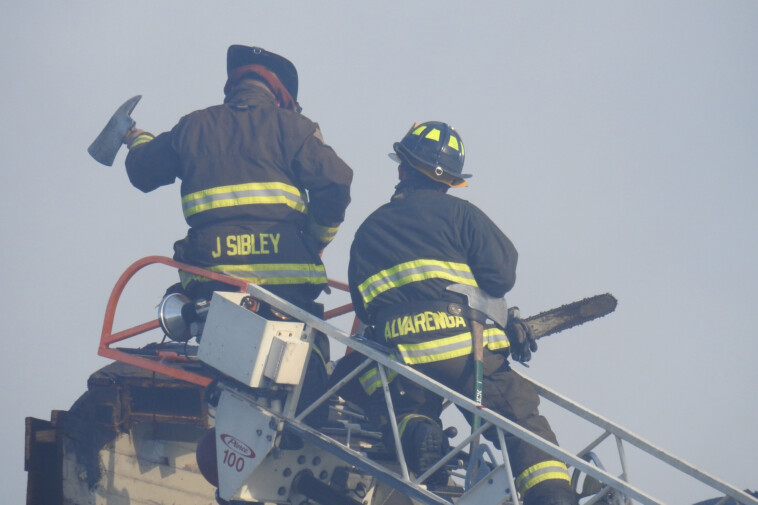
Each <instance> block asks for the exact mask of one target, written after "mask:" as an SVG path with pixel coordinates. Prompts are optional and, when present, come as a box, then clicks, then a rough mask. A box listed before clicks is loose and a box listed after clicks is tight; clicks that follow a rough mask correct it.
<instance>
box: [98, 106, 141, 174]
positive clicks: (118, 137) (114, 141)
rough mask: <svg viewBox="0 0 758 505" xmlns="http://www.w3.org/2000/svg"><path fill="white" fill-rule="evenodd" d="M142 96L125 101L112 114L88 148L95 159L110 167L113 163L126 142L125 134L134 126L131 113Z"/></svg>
mask: <svg viewBox="0 0 758 505" xmlns="http://www.w3.org/2000/svg"><path fill="white" fill-rule="evenodd" d="M140 98H142V95H137V96H135V97H132V98H130V99H129V100H127V101H126V102H124V104H123V105H122V106H121V107H119V108H118V109H117V110H116V112H115V113H114V114H113V116H111V119H110V121H108V124H106V125H105V128H103V131H102V132H100V135H98V136H97V138H96V139H95V141H94V142H92V144H91V145H90V146H89V147H88V148H87V152H88V153H89V154H90V156H92V157H93V158H95V161H97V162H98V163H102V164H103V165H106V166H109V167H110V166H111V165H113V160H114V159H116V154H117V153H118V150H119V149H120V148H121V144H123V142H124V136H126V134H127V132H128V131H129V130H131V128H132V126H134V120H133V119H132V118H131V117H130V114H131V113H132V111H133V110H134V107H136V106H137V102H139V101H140Z"/></svg>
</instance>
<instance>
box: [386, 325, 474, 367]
mask: <svg viewBox="0 0 758 505" xmlns="http://www.w3.org/2000/svg"><path fill="white" fill-rule="evenodd" d="M471 349H472V347H471V333H469V332H466V333H461V334H460V335H454V336H452V337H445V338H438V339H437V340H430V341H428V342H421V343H418V344H397V350H398V351H400V355H401V356H402V357H403V361H405V362H406V363H407V364H409V365H418V364H420V363H431V362H432V361H441V360H443V359H451V358H457V357H459V356H465V355H467V354H471Z"/></svg>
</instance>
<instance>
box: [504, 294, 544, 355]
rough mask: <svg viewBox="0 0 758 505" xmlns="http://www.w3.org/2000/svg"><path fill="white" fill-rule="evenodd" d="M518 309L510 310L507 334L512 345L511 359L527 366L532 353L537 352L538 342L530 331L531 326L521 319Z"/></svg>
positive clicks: (512, 308) (506, 327) (506, 328)
mask: <svg viewBox="0 0 758 505" xmlns="http://www.w3.org/2000/svg"><path fill="white" fill-rule="evenodd" d="M519 316H520V313H519V309H518V307H511V308H509V309H508V324H507V325H506V326H505V334H506V335H507V336H508V340H509V341H510V343H511V357H512V358H513V359H514V360H516V361H518V362H519V363H522V364H525V363H526V362H527V361H529V360H531V359H532V353H533V352H537V340H536V339H535V338H534V337H533V336H532V332H531V331H529V326H528V325H527V324H526V323H525V322H524V320H523V319H521V318H520V317H519Z"/></svg>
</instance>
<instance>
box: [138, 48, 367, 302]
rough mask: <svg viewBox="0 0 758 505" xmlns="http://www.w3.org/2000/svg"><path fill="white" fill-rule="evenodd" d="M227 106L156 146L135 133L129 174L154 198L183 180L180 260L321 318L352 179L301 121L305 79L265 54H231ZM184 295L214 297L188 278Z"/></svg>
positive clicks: (311, 126)
mask: <svg viewBox="0 0 758 505" xmlns="http://www.w3.org/2000/svg"><path fill="white" fill-rule="evenodd" d="M226 62H227V65H226V68H227V80H226V84H225V86H224V96H225V98H224V103H223V104H220V105H214V106H212V107H209V108H207V109H203V110H198V111H195V112H192V113H190V114H188V115H186V116H184V117H183V118H182V119H181V120H179V122H178V123H177V125H176V126H174V128H172V129H171V130H170V131H168V132H165V133H162V134H160V135H158V136H153V135H152V134H150V133H148V132H145V131H142V130H134V131H132V132H130V134H128V135H127V138H126V139H125V142H126V144H127V147H128V148H129V154H128V156H127V158H126V171H127V174H128V175H129V180H130V181H131V183H132V184H133V185H134V186H135V187H137V188H138V189H140V190H142V191H144V192H148V191H153V190H154V189H156V188H158V187H160V186H164V185H168V184H173V183H174V182H175V181H176V180H177V179H179V180H180V181H181V197H182V210H183V212H184V218H185V220H186V221H187V224H188V225H189V227H190V230H189V232H188V233H187V236H186V237H185V238H183V239H181V240H179V241H178V242H176V243H175V244H174V251H175V254H174V259H176V260H177V261H181V262H183V263H188V264H190V265H194V266H198V267H202V268H206V269H208V270H211V271H214V272H218V273H222V274H226V275H230V276H233V277H239V278H243V279H245V280H247V281H248V282H251V283H254V284H261V285H264V286H265V287H266V288H267V289H269V290H270V291H272V292H273V293H275V294H277V295H279V296H281V297H282V298H284V299H286V300H288V301H290V302H292V303H294V304H296V305H299V306H301V307H302V308H304V309H305V310H309V311H311V312H315V313H319V311H320V309H319V307H318V306H316V305H314V302H313V301H314V300H315V299H316V297H318V295H319V294H320V293H321V291H322V290H323V289H324V287H325V286H326V285H327V277H326V272H325V269H324V265H323V263H322V262H321V259H320V253H321V251H322V250H323V249H324V248H325V247H326V246H327V245H328V244H329V243H330V242H331V240H332V239H333V238H334V235H335V234H336V232H337V229H338V227H339V225H340V224H341V223H342V221H343V219H344V217H345V209H346V207H347V205H348V203H349V202H350V184H351V181H352V170H351V169H350V167H348V166H347V165H346V164H345V162H344V161H342V160H341V159H340V158H339V157H338V156H337V154H336V153H335V152H334V150H333V149H332V148H331V147H329V146H328V145H326V144H325V143H324V141H323V137H322V135H321V131H320V129H319V126H318V124H316V123H314V122H313V121H311V120H310V119H308V118H306V117H305V116H303V115H302V114H300V106H299V105H298V103H297V94H298V75H297V70H296V69H295V66H294V65H293V64H292V62H290V61H289V60H287V59H286V58H284V57H282V56H280V55H278V54H275V53H272V52H269V51H266V50H265V49H262V48H260V47H250V46H243V45H232V46H230V47H229V49H228V50H227V58H226ZM180 278H181V290H182V291H184V292H185V293H187V294H188V295H189V296H190V298H198V297H202V298H208V297H209V296H210V292H212V291H213V290H214V289H218V286H215V285H214V283H213V282H212V281H209V280H208V279H207V278H204V277H201V276H196V275H192V274H189V273H187V272H181V275H180Z"/></svg>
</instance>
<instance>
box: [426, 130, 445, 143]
mask: <svg viewBox="0 0 758 505" xmlns="http://www.w3.org/2000/svg"><path fill="white" fill-rule="evenodd" d="M440 133H442V132H441V131H439V130H438V129H437V128H432V130H431V131H430V132H429V133H427V134H426V135H425V138H428V139H430V140H435V141H437V142H439V140H440Z"/></svg>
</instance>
